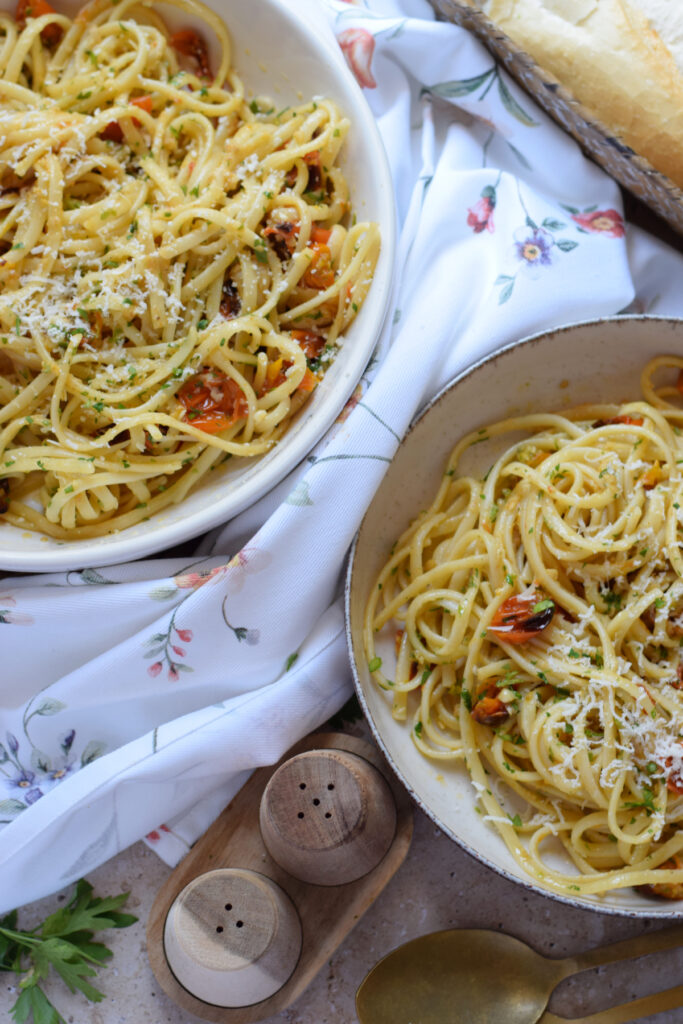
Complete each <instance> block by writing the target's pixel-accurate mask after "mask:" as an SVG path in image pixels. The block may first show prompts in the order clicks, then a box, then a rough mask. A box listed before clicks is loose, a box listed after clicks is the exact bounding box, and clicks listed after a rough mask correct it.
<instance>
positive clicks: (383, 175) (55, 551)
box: [0, 0, 395, 572]
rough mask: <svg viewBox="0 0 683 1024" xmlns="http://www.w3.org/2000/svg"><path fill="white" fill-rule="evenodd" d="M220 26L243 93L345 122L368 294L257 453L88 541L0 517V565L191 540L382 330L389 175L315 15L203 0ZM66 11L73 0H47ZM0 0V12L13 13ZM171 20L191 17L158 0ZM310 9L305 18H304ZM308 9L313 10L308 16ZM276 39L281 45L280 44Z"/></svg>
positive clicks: (278, 476)
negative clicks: (367, 251)
mask: <svg viewBox="0 0 683 1024" xmlns="http://www.w3.org/2000/svg"><path fill="white" fill-rule="evenodd" d="M204 2H205V3H207V5H208V6H209V7H211V8H213V9H214V10H215V11H216V12H217V13H218V14H220V16H221V17H222V19H223V21H224V22H225V24H226V25H227V28H228V31H229V32H230V36H231V40H232V62H233V65H234V67H235V68H236V69H237V72H238V74H239V75H240V76H241V78H242V80H243V82H244V83H245V88H246V92H247V96H250V95H262V96H270V97H272V98H273V100H274V101H275V102H276V103H277V104H278V105H279V106H281V107H285V106H287V105H288V104H289V103H292V104H293V103H301V102H302V101H303V100H305V98H306V97H311V98H312V97H314V96H327V97H330V98H331V99H333V100H335V101H336V103H337V104H338V105H339V107H340V108H341V110H342V111H343V112H344V113H345V114H346V115H347V116H348V118H349V119H350V121H351V130H350V132H349V136H348V138H347V140H346V142H345V145H344V149H343V150H342V155H341V161H340V162H341V166H342V168H343V170H344V173H345V175H346V177H347V180H348V182H349V188H350V194H351V201H352V205H353V209H354V211H355V213H356V216H357V217H358V219H359V220H371V221H376V222H377V223H378V224H379V228H380V233H381V237H382V249H381V254H380V257H379V261H378V264H377V268H376V271H375V274H374V278H373V282H372V286H371V288H370V290H369V293H368V296H367V298H366V300H365V302H364V303H363V306H362V307H361V309H360V312H359V314H358V316H357V317H356V319H355V320H354V322H353V324H352V325H351V327H350V328H349V330H348V331H347V332H346V334H345V336H344V341H343V345H342V346H341V348H340V351H339V354H338V356H337V358H336V359H335V360H334V362H333V363H332V364H331V366H330V368H329V369H328V371H327V373H326V374H325V377H324V379H323V380H322V382H321V384H320V385H319V387H317V388H316V391H315V394H314V395H313V396H312V398H311V400H310V401H309V402H308V403H307V404H306V406H305V407H304V409H303V410H302V411H301V413H300V414H299V416H298V418H297V419H296V420H295V422H294V423H293V424H292V426H291V427H290V428H289V430H288V431H287V433H286V434H285V436H284V438H283V439H282V440H281V441H280V442H279V444H278V445H277V446H276V447H275V448H274V449H273V450H272V451H271V452H269V453H268V454H267V455H265V456H263V457H262V458H260V459H255V460H244V462H243V463H242V465H239V466H237V468H235V463H236V461H237V460H232V462H231V463H230V464H228V465H226V467H225V471H223V472H221V471H216V473H212V474H211V479H210V480H208V481H207V482H206V483H205V484H203V485H202V486H200V487H198V488H197V490H195V491H193V492H191V493H190V494H189V495H188V497H187V498H186V499H185V500H184V501H183V502H182V503H181V504H179V505H178V506H176V507H174V508H171V509H165V510H164V511H162V512H160V513H158V514H157V515H155V516H153V517H151V518H150V520H149V521H147V522H143V523H140V524H138V525H136V526H134V527H130V528H128V529H126V530H122V531H121V532H119V533H115V534H111V535H109V536H105V537H102V538H98V539H96V540H83V541H67V542H63V541H55V540H52V539H50V538H48V537H45V536H43V535H41V534H39V533H32V532H28V531H22V530H19V529H16V528H15V527H13V526H10V525H8V524H0V569H9V570H13V571H15V572H23V571H31V572H52V571H54V570H61V569H78V568H83V567H85V566H99V565H107V564H112V563H115V562H123V561H128V560H130V559H133V558H140V557H142V556H145V555H149V554H152V553H153V552H156V551H161V550H162V549H164V548H169V547H171V546H173V545H175V544H178V543H180V542H181V541H185V540H188V539H189V538H191V537H196V536H198V535H199V534H201V533H203V532H205V531H206V530H208V529H211V528H212V527H215V526H217V525H219V524H220V523H224V522H227V521H228V520H229V519H231V518H232V517H233V516H235V515H236V514H237V513H239V512H241V511H242V510H243V509H245V508H247V507H248V506H250V505H252V504H253V503H254V502H255V501H257V500H258V499H259V498H260V497H262V496H263V495H264V494H265V493H266V492H267V491H269V490H271V489H272V488H273V487H274V486H275V485H276V484H277V483H279V482H280V481H281V480H282V479H283V478H284V477H285V476H286V475H287V473H289V472H290V471H291V470H292V469H293V468H294V467H295V466H296V465H297V464H298V463H299V462H300V461H301V460H302V459H303V458H304V457H305V456H306V455H307V453H308V452H309V451H310V449H311V448H312V447H313V446H314V444H315V443H316V442H317V441H318V440H319V439H320V438H321V437H322V435H323V434H324V433H325V431H326V430H327V429H328V428H329V427H330V426H331V425H332V423H333V422H334V420H335V419H336V417H337V416H338V415H339V413H340V411H341V409H342V408H343V406H344V404H345V402H346V401H347V400H348V398H349V397H350V396H351V394H352V392H353V390H354V388H355V386H356V384H357V383H358V380H359V379H360V376H361V374H362V372H363V370H364V369H365V367H366V365H367V363H368V361H369V359H370V356H371V354H372V351H373V349H374V347H375V344H376V342H377V337H378V335H379V332H380V329H381V327H382V324H383V321H384V318H385V314H386V310H387V305H388V300H389V294H390V287H391V274H392V266H393V256H394V236H395V208H394V198H393V187H392V182H391V175H390V172H389V166H388V163H387V158H386V154H385V151H384V147H383V144H382V141H381V139H380V136H379V133H378V131H377V127H376V123H375V120H374V117H373V115H372V113H371V111H370V108H369V107H368V105H367V103H366V101H365V99H364V97H363V94H362V92H361V90H360V88H359V86H358V85H357V83H356V80H355V79H354V77H353V75H352V74H351V72H350V71H349V69H348V68H347V66H346V64H345V62H344V59H343V56H342V54H341V51H340V50H339V49H338V47H337V46H336V44H335V42H334V39H333V37H332V36H331V34H330V36H329V37H328V35H327V34H326V33H327V31H328V30H327V27H326V26H324V28H323V29H322V30H321V27H320V26H321V23H322V16H321V15H320V13H319V12H317V11H315V10H312V11H310V12H309V9H308V7H307V6H306V5H305V4H304V3H303V2H302V0H300V2H299V3H298V4H296V5H294V4H288V3H285V0H250V2H249V3H245V2H244V0H204ZM55 5H56V6H58V7H59V9H60V11H63V12H64V13H67V14H73V13H75V11H77V10H78V9H79V7H80V6H82V4H81V3H74V2H73V0H55ZM14 6H15V4H14V2H12V3H11V4H9V3H8V2H7V0H0V9H8V10H9V9H11V10H12V11H13V10H14ZM159 9H160V13H161V14H162V15H163V16H164V17H167V19H168V22H169V24H170V25H178V24H183V25H185V24H187V23H188V22H191V19H188V18H187V16H185V15H184V14H181V13H180V12H178V11H177V9H175V8H173V7H171V6H167V5H164V4H163V3H159ZM309 14H310V16H309ZM316 15H317V16H316ZM283 41H286V44H285V45H283Z"/></svg>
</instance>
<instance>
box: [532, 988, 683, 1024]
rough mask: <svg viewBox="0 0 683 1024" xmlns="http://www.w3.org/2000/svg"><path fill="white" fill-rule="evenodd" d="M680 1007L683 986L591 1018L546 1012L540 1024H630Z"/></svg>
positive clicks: (682, 999)
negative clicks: (562, 1015) (560, 1015)
mask: <svg viewBox="0 0 683 1024" xmlns="http://www.w3.org/2000/svg"><path fill="white" fill-rule="evenodd" d="M680 1006H683V985H677V986H676V987H675V988H668V989H666V991H664V992H656V993H655V994H654V995H652V996H644V997H643V998H642V999H634V1000H633V1001H632V1002H630V1003H622V1004H621V1006H613V1007H612V1008H611V1009H609V1010H602V1011H601V1012H600V1013H592V1014H591V1015H590V1016H589V1017H572V1018H571V1020H568V1019H567V1018H566V1017H557V1016H555V1014H554V1013H550V1011H546V1012H545V1013H544V1014H543V1016H542V1017H541V1019H540V1020H539V1022H538V1024H628V1021H638V1020H642V1018H643V1017H650V1016H652V1015H653V1014H655V1013H662V1012H663V1011H664V1010H675V1009H677V1008H678V1007H680Z"/></svg>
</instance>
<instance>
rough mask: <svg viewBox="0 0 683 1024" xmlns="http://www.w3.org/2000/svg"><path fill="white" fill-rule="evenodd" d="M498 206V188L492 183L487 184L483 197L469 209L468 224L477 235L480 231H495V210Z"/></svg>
mask: <svg viewBox="0 0 683 1024" xmlns="http://www.w3.org/2000/svg"><path fill="white" fill-rule="evenodd" d="M495 207H496V190H495V188H494V187H493V186H492V185H487V186H486V188H485V189H483V191H482V193H481V197H480V198H479V199H478V200H477V201H476V203H475V204H474V206H472V207H471V208H470V209H469V210H468V211H467V224H468V226H469V227H471V228H472V230H473V231H474V233H475V235H478V234H479V232H480V231H484V230H486V231H490V233H491V234H493V232H494V231H495V228H494V225H493V211H494V209H495Z"/></svg>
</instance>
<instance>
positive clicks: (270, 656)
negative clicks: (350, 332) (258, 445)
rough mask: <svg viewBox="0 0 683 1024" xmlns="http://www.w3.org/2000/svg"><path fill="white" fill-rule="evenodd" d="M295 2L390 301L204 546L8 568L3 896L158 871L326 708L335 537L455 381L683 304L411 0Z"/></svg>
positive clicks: (570, 167) (674, 281) (481, 55)
mask: <svg viewBox="0 0 683 1024" xmlns="http://www.w3.org/2000/svg"><path fill="white" fill-rule="evenodd" d="M298 2H299V3H303V0H298ZM309 3H310V0H309ZM313 13H314V15H315V16H318V17H319V18H320V24H321V32H329V31H333V32H334V34H335V35H336V36H337V39H338V40H339V43H340V46H341V49H342V51H343V53H344V55H345V57H346V59H347V61H348V63H349V65H350V67H351V69H352V71H353V72H354V73H355V75H356V77H357V78H358V80H359V82H360V83H361V84H362V85H363V86H364V87H365V89H366V95H367V98H368V102H369V103H370V104H371V107H372V110H373V112H374V113H375V115H376V118H377V122H378V124H379V128H380V131H381V133H382V136H383V138H384V142H385V145H386V149H387V152H388V154H389V160H390V163H391V167H392V170H393V175H394V181H395V186H396V197H397V203H398V213H399V219H400V224H401V227H402V233H401V240H400V246H399V254H398V258H397V266H396V280H397V288H396V303H395V309H394V310H393V315H392V316H391V317H390V318H389V325H388V327H387V329H386V331H385V333H384V336H383V337H382V338H381V339H380V342H379V345H378V348H377V351H376V353H375V356H374V357H373V360H372V362H371V364H370V366H369V367H368V369H367V371H366V373H365V374H364V376H363V379H362V380H361V382H360V383H359V385H358V387H357V389H356V391H355V393H354V395H353V398H352V399H351V401H350V402H349V403H348V405H347V407H346V408H345V409H344V411H343V412H342V413H341V415H340V417H339V420H338V422H337V423H336V424H335V427H334V429H333V430H331V431H330V433H329V434H328V436H327V437H325V438H324V439H323V440H322V441H321V442H320V443H319V444H318V446H317V448H316V449H315V450H314V451H313V452H312V453H311V455H310V456H309V457H308V458H307V459H306V460H305V461H304V463H303V464H302V465H301V466H299V467H298V469H297V470H296V471H295V472H294V473H292V474H291V475H290V477H289V478H288V479H287V480H286V481H284V482H283V483H282V484H281V485H280V486H278V487H277V488H276V489H275V490H274V491H272V492H271V493H270V494H269V495H267V496H266V497H265V498H264V499H263V500H262V501H260V502H259V503H258V504H256V505H255V506H254V507H253V508H251V509H250V510H248V511H247V512H245V513H243V514H242V515H240V516H238V517H237V518H236V519H234V520H233V521H232V522H230V523H229V524H227V525H226V526H225V527H224V528H223V529H222V530H219V531H217V532H216V533H215V534H214V535H212V536H211V537H209V538H206V539H205V540H204V542H203V543H202V545H201V547H200V549H199V550H198V553H197V556H196V558H194V559H184V560H179V559H175V560H163V559H155V560H151V561H146V562H139V563H135V564H131V565H123V566H116V567H110V568H106V569H97V570H95V569H91V570H84V571H82V572H74V573H68V574H60V575H53V576H45V577H32V578H24V579H19V578H7V579H5V580H4V581H1V582H0V630H1V635H2V652H3V658H2V660H3V672H2V676H1V677H0V911H4V910H7V909H10V908H11V907H13V906H15V905H17V904H21V903H25V902H28V901H30V900H33V899H36V898H37V897H40V896H42V895H45V894H46V893H48V892H51V891H53V890H55V889H57V888H59V887H61V886H63V885H64V884H66V883H67V882H69V881H71V880H73V879H75V878H77V877H78V876H80V875H82V874H84V873H86V872H88V871H90V870H91V869H93V868H94V867H96V866H97V865H98V864H100V863H102V862H103V861H104V860H106V859H107V858H109V857H111V856H113V855H114V854H115V853H117V852H118V851H119V850H121V849H123V848H125V847H126V846H127V845H129V844H130V843H132V842H134V841H136V840H138V839H140V838H142V837H144V836H146V837H147V841H148V842H149V843H150V845H152V846H153V847H154V848H155V849H157V850H158V852H159V853H160V855H161V856H163V857H164V859H165V860H167V861H168V862H169V863H175V862H176V861H177V860H178V859H180V857H181V856H182V855H183V854H184V853H185V852H186V851H187V849H188V848H189V844H190V843H191V842H192V841H194V839H196V838H197V836H198V835H199V834H200V833H201V832H202V831H203V830H204V829H205V828H206V827H207V825H208V824H209V822H210V821H211V819H212V818H213V817H214V816H215V815H216V814H217V813H218V811H219V810H220V809H221V808H222V807H223V806H224V805H225V804H226V802H227V801H228V800H229V799H230V798H231V796H232V795H233V794H234V793H235V792H236V791H237V789H238V788H239V786H240V785H241V784H242V783H243V782H244V780H245V778H246V777H247V775H248V773H249V771H250V770H252V769H253V768H254V767H256V766H258V765H264V764H271V763H273V762H274V761H276V760H277V759H278V758H279V757H280V756H281V755H282V754H283V753H284V752H285V751H286V750H287V749H288V748H289V746H291V744H292V743H294V742H295V741H296V740H297V739H299V738H300V737H301V736H303V735H304V734H306V733H307V732H309V731H310V730H312V729H314V728H316V727H318V726H320V725H321V724H322V723H324V722H325V721H326V720H327V719H328V718H329V716H330V715H331V714H332V713H333V712H335V711H336V710H337V709H338V708H339V707H340V706H341V705H342V704H343V703H344V701H345V700H346V699H347V698H348V696H349V695H350V693H351V683H350V672H349V667H348V661H347V654H346V648H345V643H344V635H343V612H342V606H341V602H340V599H339V591H340V579H341V574H342V570H343V567H344V561H345V556H346V552H347V550H348V548H349V545H350V543H351V541H352V538H353V536H354V533H355V531H356V529H357V527H358V525H359V523H360V520H361V518H362V515H363V512H364V510H365V508H366V507H367V505H368V503H369V502H370V500H371V498H372V495H373V493H374V491H375V489H376V488H377V486H378V484H379V482H380V480H381V479H382V475H383V474H384V472H385V470H386V467H387V464H388V463H389V461H390V459H391V457H392V455H393V453H394V451H395V449H396V446H397V444H398V443H399V441H400V438H401V437H402V435H403V433H404V432H405V430H406V428H407V426H408V425H409V423H410V421H411V419H412V418H413V416H414V415H415V413H416V412H417V411H418V409H419V408H420V407H421V405H423V404H424V402H425V401H426V400H427V399H429V398H430V397H431V396H432V395H433V394H434V393H435V391H436V390H437V389H438V388H440V387H441V386H442V385H443V384H445V383H446V381H448V380H449V378H451V377H452V376H453V375H454V374H455V373H456V371H458V370H459V369H461V368H462V367H463V366H464V365H466V364H467V363H468V362H470V361H471V360H473V359H474V358H476V357H479V356H482V355H484V354H485V353H487V352H489V351H491V350H493V349H495V348H496V347H498V346H500V345H502V344H504V343H506V342H510V341H513V340H514V339H516V338H520V337H523V336H524V335H526V334H529V333H532V332H534V331H537V330H539V329H542V328H545V327H551V326H554V325H557V324H561V323H566V322H568V321H572V320H578V319H585V318H588V317H593V316H600V315H607V314H614V313H618V312H623V311H625V310H637V311H648V312H655V313H660V314H673V315H677V314H678V315H680V314H683V295H681V291H680V280H681V273H682V270H683V267H682V266H681V259H680V257H679V256H678V255H677V254H676V253H674V252H672V251H671V250H669V249H667V248H666V246H664V245H662V244H660V243H659V242H656V241H654V240H653V239H651V238H649V237H648V236H646V235H645V234H644V233H642V232H641V231H639V230H636V229H634V228H632V227H630V226H628V225H625V224H624V221H623V219H622V204H621V199H620V194H619V190H618V188H617V186H616V185H615V184H614V182H612V181H611V180H610V179H609V178H608V177H606V176H605V175H604V174H603V173H602V171H600V170H599V169H598V168H597V167H595V166H594V165H593V164H592V163H590V162H589V161H587V160H586V159H585V158H584V157H583V156H582V155H581V153H580V151H579V149H578V147H577V146H576V145H575V144H574V142H572V141H571V140H570V139H569V138H568V137H566V136H565V135H564V134H563V133H562V132H561V131H560V130H559V129H558V128H557V127H556V126H555V125H554V124H553V123H551V122H550V121H549V119H548V118H547V117H546V116H545V115H544V114H543V113H542V112H541V111H539V109H538V108H537V107H535V105H534V104H533V103H532V101H531V100H530V99H529V98H528V97H527V96H526V95H525V94H524V93H523V92H522V91H521V90H520V89H519V88H518V87H517V86H516V85H515V84H514V83H512V82H511V81H510V80H509V79H508V78H507V76H506V75H505V73H504V72H502V71H501V70H500V69H499V68H498V67H497V65H496V64H495V62H494V60H493V58H492V57H491V56H490V55H489V53H488V52H487V51H486V50H485V49H484V48H483V47H482V46H481V45H480V44H479V43H478V42H477V41H476V40H474V39H473V38H472V37H471V36H470V35H469V34H468V33H467V32H466V31H464V30H463V29H460V28H457V27H455V26H453V25H450V24H445V23H440V22H437V21H436V20H435V19H434V16H433V13H432V10H431V8H430V7H429V5H428V4H427V3H425V2H423V0H368V2H367V4H365V5H351V4H346V3H341V2H335V0H319V2H318V7H317V8H316V9H315V11H314V12H313ZM484 404H485V396H483V406H484ZM482 412H483V415H486V410H485V408H482ZM492 412H493V410H492ZM454 440H455V438H454Z"/></svg>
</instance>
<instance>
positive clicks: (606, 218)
mask: <svg viewBox="0 0 683 1024" xmlns="http://www.w3.org/2000/svg"><path fill="white" fill-rule="evenodd" d="M571 217H572V220H573V221H576V223H577V224H578V225H579V227H581V228H583V229H584V231H590V232H592V233H593V234H594V235H606V236H607V237H608V238H623V237H624V234H625V230H624V220H623V217H622V216H621V214H620V213H618V212H617V211H616V210H593V211H592V212H591V213H573V214H572V215H571Z"/></svg>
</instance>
